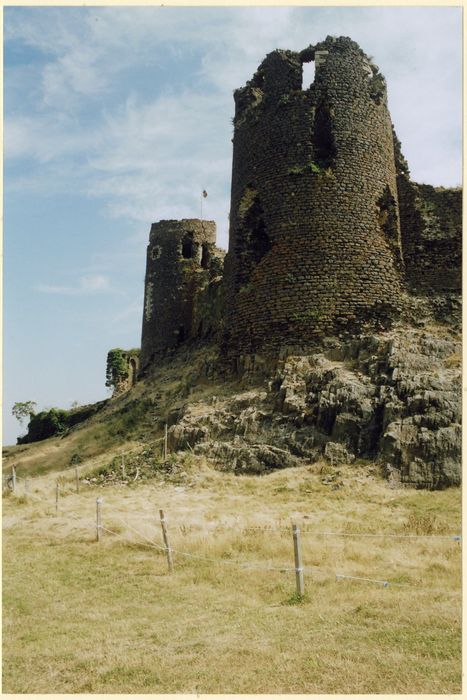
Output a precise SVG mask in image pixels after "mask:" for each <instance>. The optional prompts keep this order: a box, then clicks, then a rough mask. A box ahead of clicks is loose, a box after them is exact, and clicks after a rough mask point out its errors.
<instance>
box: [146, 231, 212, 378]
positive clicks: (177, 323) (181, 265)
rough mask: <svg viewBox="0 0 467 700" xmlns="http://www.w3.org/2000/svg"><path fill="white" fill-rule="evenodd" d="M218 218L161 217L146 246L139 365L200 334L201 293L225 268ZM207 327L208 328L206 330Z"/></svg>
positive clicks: (203, 331) (201, 329)
mask: <svg viewBox="0 0 467 700" xmlns="http://www.w3.org/2000/svg"><path fill="white" fill-rule="evenodd" d="M215 241H216V224H215V223H214V221H201V220H199V219H182V220H180V221H175V220H169V221H159V222H158V223H155V224H153V225H152V227H151V232H150V236H149V245H148V249H147V261H146V278H145V294H144V310H143V331H142V340H141V369H142V370H143V371H144V370H145V369H146V368H147V366H148V365H149V364H150V363H151V362H152V361H153V360H154V359H155V358H157V357H160V356H161V355H162V354H163V353H165V352H166V351H168V350H171V349H174V348H176V347H177V346H179V345H180V344H181V343H183V342H184V341H186V340H187V339H189V338H192V337H193V336H196V335H197V334H198V333H201V334H202V333H206V327H205V328H204V330H203V328H202V327H201V326H200V324H201V318H200V317H199V313H198V312H197V311H196V309H197V307H198V305H199V297H200V296H202V295H203V294H206V292H205V290H206V287H209V285H210V284H211V282H213V281H214V280H215V279H216V278H218V277H219V275H220V274H221V272H222V260H223V254H222V253H223V252H222V251H220V250H218V249H217V248H216V247H215ZM208 330H209V329H208Z"/></svg>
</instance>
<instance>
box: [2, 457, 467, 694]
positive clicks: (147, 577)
mask: <svg viewBox="0 0 467 700" xmlns="http://www.w3.org/2000/svg"><path fill="white" fill-rule="evenodd" d="M185 469H186V473H187V476H186V479H185V483H184V484H174V483H171V482H170V480H169V479H168V478H165V480H164V481H162V480H154V481H151V482H147V483H146V484H145V485H137V484H135V485H132V486H129V487H116V486H113V487H105V488H96V487H91V486H88V487H82V489H81V492H80V494H79V495H78V494H75V493H73V473H72V472H70V473H69V474H68V475H67V474H65V475H64V477H63V493H64V495H63V497H62V498H61V499H60V502H59V513H58V515H57V516H55V503H54V499H55V493H54V485H55V480H54V478H53V476H52V475H49V476H42V477H40V478H39V479H37V480H35V481H34V482H31V486H30V496H29V497H28V498H25V497H24V495H22V487H21V485H20V486H19V488H18V493H17V495H14V496H9V497H7V498H5V499H4V570H3V576H4V652H3V664H4V673H3V678H4V686H3V690H4V692H7V693H41V692H55V693H137V692H138V693H175V692H179V693H180V692H192V693H195V692H199V693H354V694H355V693H459V692H460V689H461V661H460V636H461V629H460V618H461V607H460V602H461V601H460V595H459V591H460V564H461V556H460V545H459V544H458V543H457V542H455V541H453V540H451V539H449V538H446V539H438V538H425V537H419V538H408V537H403V538H400V539H397V538H379V537H374V538H367V537H351V536H348V537H337V536H325V535H324V534H323V533H324V532H335V533H346V534H347V535H352V534H353V535H358V534H371V533H373V534H380V533H394V534H398V535H412V534H413V535H450V534H457V533H458V532H459V528H460V491H459V490H458V489H449V490H447V491H442V492H424V491H412V490H406V489H401V490H393V489H390V488H389V486H388V484H387V483H386V482H384V481H382V480H381V478H380V477H379V476H378V473H377V471H376V469H374V468H373V467H372V465H369V464H360V465H357V466H355V465H353V466H348V467H342V470H341V478H342V479H343V481H344V485H343V487H342V488H341V489H339V490H336V491H332V489H331V487H330V486H327V485H325V484H323V483H322V481H321V475H320V473H319V472H320V465H314V466H313V467H308V468H307V467H299V468H295V469H289V470H284V471H278V472H275V473H272V474H269V475H267V476H262V477H246V476H233V475H232V474H228V473H227V474H226V473H222V474H221V473H219V472H216V471H214V470H213V469H211V468H210V467H209V465H208V464H207V463H206V462H205V461H203V460H199V459H195V458H193V457H186V458H185ZM372 469H373V471H372ZM20 484H21V482H20ZM18 494H19V495H18ZM65 494H66V495H65ZM98 495H100V496H102V497H103V498H104V503H103V507H102V508H103V524H104V527H106V528H108V529H109V530H112V532H113V533H115V534H110V533H109V532H107V531H105V532H104V537H103V540H102V542H101V543H100V544H97V543H96V542H95V500H96V497H97V496H98ZM159 508H163V509H164V511H165V513H166V515H167V518H168V528H169V536H170V540H171V545H172V547H173V548H174V550H176V551H175V554H174V560H175V569H174V573H173V574H172V575H168V573H167V564H166V559H165V554H164V552H163V551H162V550H161V549H160V548H159V547H160V546H161V542H162V538H161V533H160V524H159V515H158V509H159ZM292 521H294V522H296V523H298V524H299V525H300V527H301V530H302V548H303V558H304V564H305V567H307V570H306V572H305V585H306V597H305V599H304V600H303V601H301V602H298V601H297V599H296V596H294V591H295V577H294V572H293V571H291V570H290V569H291V568H293V547H292V536H291V528H290V524H291V522H292ZM151 543H153V544H154V545H156V546H152V545H151ZM182 553H185V554H191V555H194V556H190V557H188V556H184V555H183V554H182ZM209 560H213V561H209ZM247 567H249V568H247ZM310 567H316V570H314V571H310ZM268 568H269V570H268ZM336 573H342V574H349V575H354V576H359V577H362V578H371V579H376V580H389V581H390V582H391V584H392V585H390V586H389V587H383V586H382V585H380V584H377V583H369V582H364V581H355V580H350V579H348V580H341V581H336V577H335V574H336ZM395 584H400V585H399V586H398V585H395Z"/></svg>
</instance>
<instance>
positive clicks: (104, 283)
mask: <svg viewBox="0 0 467 700" xmlns="http://www.w3.org/2000/svg"><path fill="white" fill-rule="evenodd" d="M34 289H35V291H36V292H42V293H44V294H60V295H66V296H68V295H70V296H81V295H83V294H96V293H101V292H110V291H112V290H111V287H110V280H109V278H108V277H106V276H105V275H83V276H82V277H81V278H80V279H79V280H78V284H77V285H76V286H74V287H73V286H60V285H52V284H38V285H36V287H34Z"/></svg>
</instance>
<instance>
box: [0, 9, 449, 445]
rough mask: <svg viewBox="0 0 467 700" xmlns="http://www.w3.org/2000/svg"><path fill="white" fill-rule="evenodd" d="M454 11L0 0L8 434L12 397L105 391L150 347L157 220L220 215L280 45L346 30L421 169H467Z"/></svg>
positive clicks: (46, 401) (431, 175)
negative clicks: (116, 357)
mask: <svg viewBox="0 0 467 700" xmlns="http://www.w3.org/2000/svg"><path fill="white" fill-rule="evenodd" d="M461 29H462V16H461V9H460V8H448V7H444V8H440V7H437V8H427V7H425V8H422V7H414V8H408V7H399V8H397V7H395V8H389V7H373V8H363V7H362V8H356V7H349V8H318V7H307V8H293V7H275V8H270V7H269V8H258V7H256V8H255V7H244V8H240V7H237V8H223V7H218V8H208V7H197V8H184V7H177V8H167V7H139V8H138V7H125V8H118V7H108V8H80V7H68V8H67V7H55V8H54V7H49V8H45V7H44V8H41V7H23V8H19V7H16V8H15V7H6V8H4V48H5V53H4V95H5V97H4V112H5V117H4V300H5V301H4V404H3V405H4V443H6V444H10V443H14V442H15V439H16V437H17V435H19V434H21V428H20V426H19V424H18V423H17V422H16V420H15V419H14V418H13V417H12V416H11V415H10V414H11V407H12V405H13V403H14V402H15V401H26V400H34V401H36V402H37V404H38V408H39V409H42V408H46V407H51V406H61V407H63V408H68V407H69V406H70V404H71V403H72V402H73V401H78V402H79V403H87V402H92V401H96V400H99V399H102V398H104V397H105V396H107V395H108V392H107V390H106V389H105V386H104V384H105V361H106V355H107V351H108V350H109V349H110V348H112V347H135V346H139V344H140V333H141V316H142V301H143V281H144V265H145V248H146V245H147V239H148V235H149V229H150V225H151V222H153V221H158V220H160V219H166V218H175V219H179V218H185V217H198V216H199V214H200V193H201V191H202V190H203V189H206V190H207V191H208V193H209V197H208V198H207V199H206V200H204V202H203V216H204V217H205V218H210V219H215V220H216V222H217V226H218V243H219V244H220V245H221V246H222V247H224V248H226V247H227V241H228V211H229V196H230V175H231V155H232V144H231V137H232V123H231V119H232V117H233V112H234V103H233V97H232V93H233V90H234V89H236V88H237V87H240V86H242V85H244V84H245V82H246V81H247V80H249V79H250V78H251V76H252V74H253V73H254V72H255V70H256V68H257V66H258V64H259V63H260V62H261V60H262V59H263V58H264V56H265V55H266V54H267V53H268V52H269V51H272V50H273V49H275V48H289V49H293V50H301V49H303V48H304V47H306V46H308V44H310V43H316V42H318V41H320V40H322V39H324V38H325V37H326V36H327V35H328V34H332V35H335V36H340V35H345V36H350V37H352V38H353V39H354V40H355V41H357V42H358V43H359V44H360V45H361V47H362V48H363V50H364V51H365V52H366V53H367V54H369V55H371V56H373V58H374V61H375V62H376V63H377V64H378V65H379V67H380V69H381V71H382V73H383V74H384V75H385V77H386V79H387V83H388V91H389V106H390V110H391V115H392V119H393V122H394V124H395V127H396V131H397V133H398V136H399V138H400V140H401V141H402V147H403V151H404V154H405V156H406V157H407V159H408V161H409V166H410V169H411V172H412V177H413V179H414V180H416V181H418V182H426V183H430V184H434V185H444V186H453V185H457V184H460V182H461V174H462V171H461V155H462V154H461V136H462V134H461V108H462V102H461V99H462V98H461V87H462V85H461V69H462V43H461V42H462V35H461Z"/></svg>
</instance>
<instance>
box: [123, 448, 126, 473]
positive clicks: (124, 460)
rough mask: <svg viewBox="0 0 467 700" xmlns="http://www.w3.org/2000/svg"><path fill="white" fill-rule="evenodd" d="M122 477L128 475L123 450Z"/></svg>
mask: <svg viewBox="0 0 467 700" xmlns="http://www.w3.org/2000/svg"><path fill="white" fill-rule="evenodd" d="M122 477H123V478H125V477H126V471H125V457H124V455H123V452H122Z"/></svg>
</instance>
